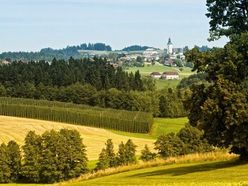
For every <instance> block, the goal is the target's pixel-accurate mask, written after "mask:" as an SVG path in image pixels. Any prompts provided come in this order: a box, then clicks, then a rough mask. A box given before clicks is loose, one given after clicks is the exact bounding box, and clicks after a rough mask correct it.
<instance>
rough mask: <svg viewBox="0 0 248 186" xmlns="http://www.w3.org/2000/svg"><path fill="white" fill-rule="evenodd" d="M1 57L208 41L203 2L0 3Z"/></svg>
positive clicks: (52, 0) (20, 0)
mask: <svg viewBox="0 0 248 186" xmlns="http://www.w3.org/2000/svg"><path fill="white" fill-rule="evenodd" d="M0 7H1V8H0V52H6V51H39V50H40V49H41V48H46V47H52V48H64V47H66V46H68V45H79V44H81V43H96V42H104V43H106V44H108V45H111V46H112V48H113V49H115V50H117V49H122V48H124V47H126V46H130V45H133V44H138V45H145V46H152V47H157V48H161V49H163V48H166V44H167V42H168V38H169V37H171V39H172V42H173V44H174V46H175V47H184V46H189V47H193V46H194V45H199V46H201V45H209V46H211V47H212V46H223V45H224V44H225V43H226V40H225V39H223V40H219V41H217V42H210V43H209V42H208V41H207V38H208V36H209V24H208V22H209V20H208V19H207V18H206V16H205V13H206V11H207V7H206V6H205V1H204V0H0Z"/></svg>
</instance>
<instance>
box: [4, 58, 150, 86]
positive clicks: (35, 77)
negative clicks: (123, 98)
mask: <svg viewBox="0 0 248 186" xmlns="http://www.w3.org/2000/svg"><path fill="white" fill-rule="evenodd" d="M0 82H1V84H2V85H3V86H4V87H6V88H11V87H14V86H17V85H22V84H23V83H30V84H32V85H33V86H35V87H37V86H38V85H44V86H51V87H63V86H69V85H72V84H75V83H77V82H78V83H81V84H90V85H91V86H93V87H95V88H96V89H97V90H105V89H110V88H116V89H118V90H125V91H129V90H137V91H144V90H145V86H144V83H143V81H142V79H141V75H140V73H139V71H137V72H136V73H135V74H133V73H127V72H125V71H124V70H122V68H121V67H118V68H114V67H113V66H112V65H111V64H109V63H108V62H107V61H106V59H102V58H94V59H93V60H92V59H81V60H78V59H73V58H70V59H69V60H68V61H66V60H56V59H55V58H54V59H53V60H52V62H51V63H49V62H45V61H39V62H34V61H30V62H27V63H24V62H22V61H15V62H12V63H11V64H9V65H1V66H0ZM147 88H150V87H147Z"/></svg>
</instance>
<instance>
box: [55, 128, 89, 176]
mask: <svg viewBox="0 0 248 186" xmlns="http://www.w3.org/2000/svg"><path fill="white" fill-rule="evenodd" d="M59 135H60V144H59V147H60V158H61V159H59V162H64V163H65V164H64V165H63V166H64V167H63V169H62V170H63V173H64V174H65V175H64V178H65V179H70V178H75V177H78V176H80V175H81V174H83V173H86V172H87V171H88V167H87V162H88V158H87V154H86V146H85V145H84V144H83V140H82V138H81V136H80V133H79V132H78V131H76V130H68V129H61V130H60V131H59Z"/></svg>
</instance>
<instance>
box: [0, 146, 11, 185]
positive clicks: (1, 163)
mask: <svg viewBox="0 0 248 186" xmlns="http://www.w3.org/2000/svg"><path fill="white" fill-rule="evenodd" d="M9 165H10V159H9V157H8V148H7V146H6V145H5V144H1V146H0V183H9V182H10V181H11V169H10V166H9Z"/></svg>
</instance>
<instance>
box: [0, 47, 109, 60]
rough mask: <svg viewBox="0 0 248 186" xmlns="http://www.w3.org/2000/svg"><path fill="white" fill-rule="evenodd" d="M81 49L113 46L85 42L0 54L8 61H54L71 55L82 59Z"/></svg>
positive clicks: (104, 49) (66, 58) (107, 49)
mask: <svg viewBox="0 0 248 186" xmlns="http://www.w3.org/2000/svg"><path fill="white" fill-rule="evenodd" d="M79 50H97V51H112V48H111V46H109V45H106V44H104V43H95V44H93V43H89V44H86V43H84V44H81V45H79V46H68V47H66V48H63V49H52V48H43V49H41V50H40V51H39V52H3V53H2V54H0V59H2V60H8V61H15V60H17V61H19V60H22V61H31V60H35V61H39V60H47V61H52V60H53V58H57V59H64V60H68V59H70V57H73V58H76V59H80V58H82V57H83V56H82V55H81V54H80V53H79Z"/></svg>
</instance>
